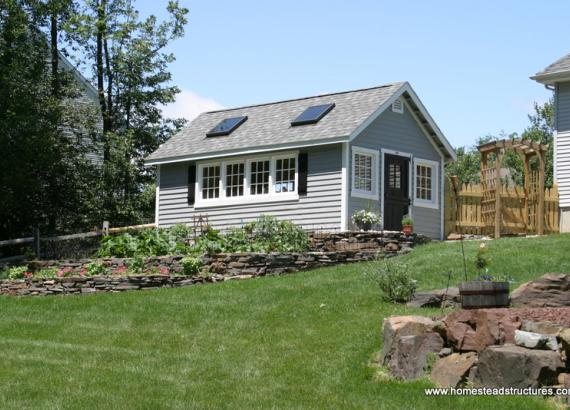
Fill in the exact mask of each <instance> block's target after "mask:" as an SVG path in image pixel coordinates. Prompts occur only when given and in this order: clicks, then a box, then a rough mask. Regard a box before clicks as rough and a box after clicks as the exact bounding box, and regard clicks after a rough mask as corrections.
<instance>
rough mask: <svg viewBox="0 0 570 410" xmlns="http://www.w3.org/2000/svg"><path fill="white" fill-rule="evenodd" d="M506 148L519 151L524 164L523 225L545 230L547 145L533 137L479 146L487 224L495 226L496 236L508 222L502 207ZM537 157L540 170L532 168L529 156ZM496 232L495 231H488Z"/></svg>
mask: <svg viewBox="0 0 570 410" xmlns="http://www.w3.org/2000/svg"><path fill="white" fill-rule="evenodd" d="M507 150H512V151H514V152H516V153H517V154H518V155H519V157H520V158H521V160H522V161H523V164H524V199H523V201H524V204H523V207H522V209H523V215H522V217H523V226H524V229H525V231H526V232H527V233H529V231H533V232H534V233H536V234H538V235H543V234H544V157H545V155H546V152H547V150H548V145H545V144H540V143H538V142H534V141H530V140H520V139H512V140H501V141H493V142H490V143H487V144H483V145H480V146H479V152H480V153H481V185H482V188H483V199H482V202H481V212H482V217H483V222H484V224H485V226H487V227H493V226H494V235H495V238H499V237H500V236H501V228H502V227H504V226H505V225H508V224H509V223H508V222H507V223H505V222H504V221H503V209H502V207H501V202H502V197H503V184H502V182H501V166H502V162H503V157H504V155H505V152H506V151H507ZM535 155H536V156H537V157H538V170H531V167H530V160H531V158H532V157H533V156H535ZM488 233H493V232H488Z"/></svg>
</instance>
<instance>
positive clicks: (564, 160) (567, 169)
mask: <svg viewBox="0 0 570 410" xmlns="http://www.w3.org/2000/svg"><path fill="white" fill-rule="evenodd" d="M555 102H556V132H557V134H556V142H555V153H554V154H555V162H556V183H557V185H558V195H559V200H560V207H569V206H570V82H566V83H561V84H558V86H557V88H556V98H555Z"/></svg>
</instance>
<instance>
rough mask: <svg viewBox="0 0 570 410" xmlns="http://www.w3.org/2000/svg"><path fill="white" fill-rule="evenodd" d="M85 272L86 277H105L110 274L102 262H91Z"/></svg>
mask: <svg viewBox="0 0 570 410" xmlns="http://www.w3.org/2000/svg"><path fill="white" fill-rule="evenodd" d="M83 272H84V274H85V275H86V276H105V275H108V274H109V271H108V270H107V267H106V266H105V264H104V263H102V262H91V263H90V264H88V265H87V269H86V270H85V271H83Z"/></svg>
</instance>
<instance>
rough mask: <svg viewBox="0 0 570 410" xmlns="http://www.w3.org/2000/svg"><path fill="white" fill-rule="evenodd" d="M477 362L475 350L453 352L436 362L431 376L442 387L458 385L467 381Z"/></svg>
mask: <svg viewBox="0 0 570 410" xmlns="http://www.w3.org/2000/svg"><path fill="white" fill-rule="evenodd" d="M476 363H477V354H476V353H475V352H467V353H453V354H451V355H449V356H446V357H443V358H441V359H439V360H438V361H437V362H435V364H434V366H433V369H432V371H431V376H430V377H431V379H432V381H433V382H434V383H435V384H436V385H438V386H440V387H457V386H459V385H460V384H462V383H463V382H465V380H466V379H467V376H468V374H469V370H470V369H471V368H472V367H473V366H474V365H475V364H476Z"/></svg>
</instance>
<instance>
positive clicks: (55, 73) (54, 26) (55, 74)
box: [50, 12, 59, 97]
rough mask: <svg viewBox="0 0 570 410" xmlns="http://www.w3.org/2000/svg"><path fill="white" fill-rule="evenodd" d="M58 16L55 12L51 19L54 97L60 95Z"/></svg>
mask: <svg viewBox="0 0 570 410" xmlns="http://www.w3.org/2000/svg"><path fill="white" fill-rule="evenodd" d="M57 30H58V27H57V15H56V13H55V12H53V14H52V15H51V17H50V46H51V75H52V90H51V92H52V95H53V96H54V97H57V96H58V95H59V52H58V47H57Z"/></svg>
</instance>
